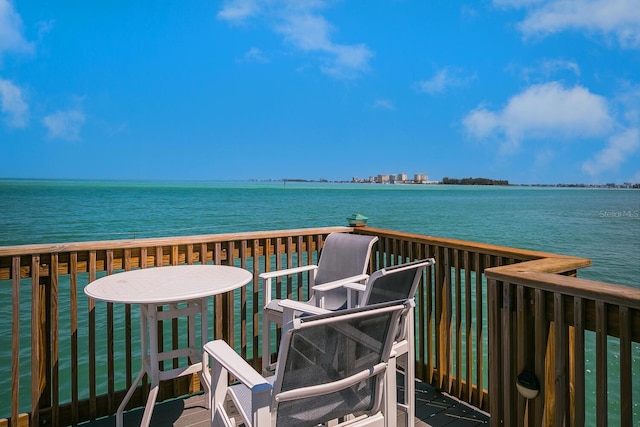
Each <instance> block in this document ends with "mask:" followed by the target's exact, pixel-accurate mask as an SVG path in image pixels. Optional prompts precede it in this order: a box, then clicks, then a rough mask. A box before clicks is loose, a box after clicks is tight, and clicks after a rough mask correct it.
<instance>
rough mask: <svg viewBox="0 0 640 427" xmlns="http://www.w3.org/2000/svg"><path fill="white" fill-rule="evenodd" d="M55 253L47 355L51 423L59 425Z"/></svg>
mask: <svg viewBox="0 0 640 427" xmlns="http://www.w3.org/2000/svg"><path fill="white" fill-rule="evenodd" d="M58 261H59V256H58V254H57V253H54V254H51V264H50V266H49V281H50V282H49V283H50V290H49V292H50V306H49V312H50V322H51V326H50V334H51V338H50V339H51V341H50V348H49V357H50V358H51V385H50V390H51V406H52V409H53V410H52V411H51V423H52V424H53V425H59V423H60V421H59V420H60V317H59V294H58V290H59V284H60V283H59V275H58Z"/></svg>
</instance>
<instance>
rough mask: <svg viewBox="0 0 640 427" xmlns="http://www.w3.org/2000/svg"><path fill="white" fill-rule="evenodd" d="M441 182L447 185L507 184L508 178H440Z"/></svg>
mask: <svg viewBox="0 0 640 427" xmlns="http://www.w3.org/2000/svg"><path fill="white" fill-rule="evenodd" d="M442 184H449V185H509V181H508V180H504V179H489V178H462V179H458V178H449V177H446V176H445V177H444V178H442Z"/></svg>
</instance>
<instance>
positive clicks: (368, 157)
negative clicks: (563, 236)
mask: <svg viewBox="0 0 640 427" xmlns="http://www.w3.org/2000/svg"><path fill="white" fill-rule="evenodd" d="M383 173H387V174H396V173H407V174H408V175H409V176H412V175H413V174H415V173H426V174H428V175H429V178H430V179H432V180H441V179H442V178H443V177H445V176H448V177H453V178H463V177H487V178H493V179H507V180H509V181H510V182H512V183H575V182H584V183H608V182H616V183H622V182H629V181H631V182H640V1H639V0H574V1H571V0H517V1H516V0H493V1H490V0H480V1H471V0H468V1H454V0H451V1H449V0H448V1H438V2H434V1H423V0H414V1H410V0H387V1H382V0H369V1H366V2H364V1H355V0H340V1H339V0H335V1H334V0H297V1H294V0H290V1H281V0H224V1H211V0H209V1H202V0H189V1H186V2H185V1H157V2H156V1H143V2H140V1H138V2H132V1H130V0H128V1H120V0H110V1H90V2H88V1H77V0H76V1H73V0H69V1H64V2H43V1H41V0H20V1H19V2H18V1H11V0H0V178H69V179H76V178H77V179H171V180H227V179H232V180H236V179H240V180H243V179H281V178H302V179H329V180H350V179H351V178H352V177H369V176H372V175H377V174H383Z"/></svg>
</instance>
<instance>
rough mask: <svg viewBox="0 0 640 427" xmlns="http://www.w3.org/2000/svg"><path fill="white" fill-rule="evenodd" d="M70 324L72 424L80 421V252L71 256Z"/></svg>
mask: <svg viewBox="0 0 640 427" xmlns="http://www.w3.org/2000/svg"><path fill="white" fill-rule="evenodd" d="M69 264H70V265H69V276H70V277H69V317H70V318H69V326H70V329H71V331H70V332H71V342H70V345H71V354H70V357H71V424H76V423H77V422H78V395H79V392H80V390H79V384H78V382H79V380H78V374H79V369H78V361H79V360H78V359H79V358H78V253H77V252H72V253H71V254H70V256H69Z"/></svg>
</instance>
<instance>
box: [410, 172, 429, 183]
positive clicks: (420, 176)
mask: <svg viewBox="0 0 640 427" xmlns="http://www.w3.org/2000/svg"><path fill="white" fill-rule="evenodd" d="M413 181H414V182H416V183H418V184H426V183H427V182H429V175H427V174H426V173H417V174H415V175H413Z"/></svg>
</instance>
